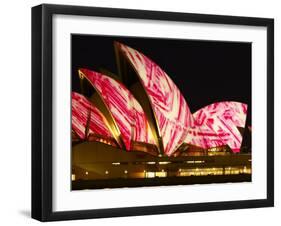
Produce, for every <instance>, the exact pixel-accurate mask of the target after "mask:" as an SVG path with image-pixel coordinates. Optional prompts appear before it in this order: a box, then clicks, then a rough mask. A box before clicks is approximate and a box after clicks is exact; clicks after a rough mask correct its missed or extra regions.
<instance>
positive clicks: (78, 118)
mask: <svg viewBox="0 0 281 226" xmlns="http://www.w3.org/2000/svg"><path fill="white" fill-rule="evenodd" d="M71 97H72V129H73V130H74V131H75V133H76V134H77V135H78V136H79V138H80V139H82V140H85V139H87V137H88V135H90V134H98V135H102V136H105V137H109V138H112V137H113V136H112V135H111V132H110V130H109V128H108V127H107V126H106V125H107V122H106V119H105V117H104V116H103V114H102V113H101V112H100V111H99V110H98V109H97V108H96V107H95V106H94V105H93V104H92V103H91V102H90V101H89V100H87V98H86V97H84V96H83V95H81V94H79V93H76V92H72V94H71ZM88 121H89V130H88V134H86V126H87V122H88Z"/></svg>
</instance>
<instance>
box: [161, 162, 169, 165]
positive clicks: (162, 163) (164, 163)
mask: <svg viewBox="0 0 281 226" xmlns="http://www.w3.org/2000/svg"><path fill="white" fill-rule="evenodd" d="M169 163H171V162H159V165H166V164H169Z"/></svg>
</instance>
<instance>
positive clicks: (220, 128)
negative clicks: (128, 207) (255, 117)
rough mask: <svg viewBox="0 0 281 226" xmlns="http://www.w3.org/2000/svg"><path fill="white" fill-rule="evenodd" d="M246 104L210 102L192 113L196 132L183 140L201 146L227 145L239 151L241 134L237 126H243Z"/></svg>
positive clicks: (234, 150)
mask: <svg viewBox="0 0 281 226" xmlns="http://www.w3.org/2000/svg"><path fill="white" fill-rule="evenodd" d="M246 116H247V105H246V104H243V103H239V102H232V101H226V102H218V103H214V104H210V105H208V106H206V107H204V108H202V109H200V110H198V111H197V112H195V113H194V114H193V117H194V119H195V123H194V124H195V128H196V129H197V130H200V131H199V132H197V133H192V132H193V131H192V130H190V131H191V134H189V135H188V136H187V138H186V140H185V142H186V143H190V144H193V145H196V146H200V147H203V148H211V147H218V146H222V145H228V146H229V147H230V148H231V149H232V151H233V152H240V147H241V143H242V135H241V134H240V132H239V130H238V128H237V127H243V128H244V127H245V124H246Z"/></svg>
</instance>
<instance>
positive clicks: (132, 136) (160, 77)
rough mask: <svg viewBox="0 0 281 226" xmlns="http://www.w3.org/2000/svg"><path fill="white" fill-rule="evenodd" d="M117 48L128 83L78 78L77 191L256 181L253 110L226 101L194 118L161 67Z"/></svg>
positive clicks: (100, 75)
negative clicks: (249, 122) (250, 112)
mask: <svg viewBox="0 0 281 226" xmlns="http://www.w3.org/2000/svg"><path fill="white" fill-rule="evenodd" d="M114 48H115V53H116V60H117V65H118V74H119V75H121V76H116V75H114V74H112V73H107V72H106V71H104V72H100V71H99V72H97V71H93V70H89V69H86V68H80V69H79V70H78V72H77V76H79V79H80V85H81V92H80V93H78V92H74V91H73V92H72V94H71V95H72V177H71V179H72V189H91V188H107V187H109V188H110V187H130V186H151V185H176V184H203V183H219V182H242V181H251V144H250V142H249V140H251V126H250V125H247V124H246V118H247V104H245V103H240V102H235V101H224V100H221V101H220V102H216V103H210V104H209V105H207V106H205V107H203V108H201V109H198V110H197V111H195V112H191V111H190V108H189V105H188V102H187V100H186V98H185V97H184V96H183V95H182V94H181V92H180V90H179V89H178V88H177V86H176V84H175V83H174V82H173V81H172V79H171V78H170V77H169V75H167V74H166V73H165V71H164V70H162V69H161V67H160V66H159V65H157V64H156V63H155V62H153V61H152V60H151V59H149V58H148V57H147V56H145V55H144V54H142V53H141V52H139V51H138V50H135V49H133V48H130V47H128V46H126V45H124V44H122V43H119V42H115V43H114ZM120 78H122V80H121V79H120ZM189 101H192V100H189ZM245 137H247V140H248V142H245ZM249 137H250V138H249Z"/></svg>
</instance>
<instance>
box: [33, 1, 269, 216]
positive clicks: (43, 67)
mask: <svg viewBox="0 0 281 226" xmlns="http://www.w3.org/2000/svg"><path fill="white" fill-rule="evenodd" d="M55 14H62V15H81V16H96V17H110V18H127V19H146V20H162V21H182V22H195V23H212V24H227V25H247V26H261V27H266V28H267V97H266V98H267V131H266V132H267V150H266V153H267V172H266V175H267V185H266V186H267V198H266V199H257V200H246V201H225V202H208V203H194V204H170V205H158V206H142V207H129V208H108V209H95V210H73V211H62V212H54V211H53V210H52V202H53V196H52V184H53V182H52V110H53V102H52V98H53V95H52V86H53V83H52V82H53V79H52V47H53V46H52V18H53V15H55ZM271 206H274V20H273V19H268V18H252V17H236V16H221V15H203V14H190V13H176V12H160V11H144V10H131V9H117V8H116V9H114V8H96V7H83V6H66V5H49V4H43V5H39V6H35V7H33V8H32V218H34V219H37V220H40V221H56V220H74V219H86V218H104V217H121V216H135V215H149V214H167V213H180V212H194V211H210V210H228V209H242V208H257V207H271Z"/></svg>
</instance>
